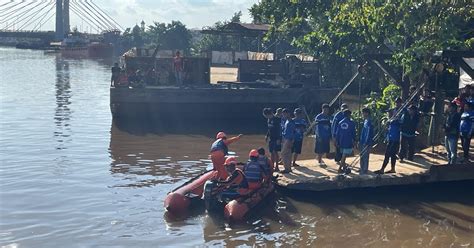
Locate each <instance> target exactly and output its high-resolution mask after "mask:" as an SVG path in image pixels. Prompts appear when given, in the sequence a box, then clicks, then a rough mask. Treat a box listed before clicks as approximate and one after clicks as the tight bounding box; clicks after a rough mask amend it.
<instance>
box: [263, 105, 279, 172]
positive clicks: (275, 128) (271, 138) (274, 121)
mask: <svg viewBox="0 0 474 248" xmlns="http://www.w3.org/2000/svg"><path fill="white" fill-rule="evenodd" d="M263 116H265V118H267V134H266V135H265V141H266V142H267V144H268V151H270V154H271V160H272V167H273V170H274V171H279V169H278V161H279V160H280V158H279V154H278V152H280V151H281V118H280V117H278V116H277V115H274V114H273V110H272V109H271V108H264V109H263Z"/></svg>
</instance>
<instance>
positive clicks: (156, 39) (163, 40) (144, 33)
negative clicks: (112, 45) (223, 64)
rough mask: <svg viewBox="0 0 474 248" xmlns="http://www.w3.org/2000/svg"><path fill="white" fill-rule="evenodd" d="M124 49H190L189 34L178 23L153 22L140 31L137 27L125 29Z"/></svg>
mask: <svg viewBox="0 0 474 248" xmlns="http://www.w3.org/2000/svg"><path fill="white" fill-rule="evenodd" d="M122 37H123V41H122V43H123V45H124V46H125V47H133V46H135V47H143V46H145V47H156V46H158V47H159V48H160V49H163V50H175V49H179V50H184V51H188V50H189V49H190V47H191V38H192V37H191V32H190V31H189V30H188V29H187V28H186V26H185V25H184V24H183V23H181V22H179V21H172V22H171V23H159V22H154V23H153V25H149V26H148V28H147V29H145V30H142V29H141V28H140V27H139V26H138V25H135V26H134V27H133V29H130V28H127V29H126V30H125V31H124V33H123V35H122Z"/></svg>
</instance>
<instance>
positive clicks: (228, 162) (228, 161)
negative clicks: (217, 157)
mask: <svg viewBox="0 0 474 248" xmlns="http://www.w3.org/2000/svg"><path fill="white" fill-rule="evenodd" d="M231 164H234V165H236V164H237V159H235V157H228V158H227V159H226V160H225V163H224V165H225V166H229V165H231Z"/></svg>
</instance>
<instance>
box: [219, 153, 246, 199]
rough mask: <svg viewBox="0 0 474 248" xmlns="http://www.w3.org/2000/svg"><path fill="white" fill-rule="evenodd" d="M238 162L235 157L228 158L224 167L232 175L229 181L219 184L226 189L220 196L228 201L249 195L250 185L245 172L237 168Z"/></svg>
mask: <svg viewBox="0 0 474 248" xmlns="http://www.w3.org/2000/svg"><path fill="white" fill-rule="evenodd" d="M236 165H237V160H236V159H235V157H228V158H227V159H226V160H225V163H224V167H225V170H226V172H227V173H228V174H229V175H230V176H228V177H227V179H225V180H223V181H219V182H218V187H219V188H221V189H224V190H223V191H222V192H221V194H220V196H221V197H223V198H226V199H234V198H236V197H239V196H241V195H245V194H247V193H248V190H249V184H248V181H247V178H246V177H245V174H244V172H242V170H240V169H239V168H236Z"/></svg>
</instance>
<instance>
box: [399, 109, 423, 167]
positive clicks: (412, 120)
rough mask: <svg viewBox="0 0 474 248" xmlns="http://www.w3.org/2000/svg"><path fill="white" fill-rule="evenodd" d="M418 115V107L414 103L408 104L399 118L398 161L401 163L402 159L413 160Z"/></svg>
mask: <svg viewBox="0 0 474 248" xmlns="http://www.w3.org/2000/svg"><path fill="white" fill-rule="evenodd" d="M419 120H420V117H419V115H418V109H417V107H416V106H415V105H410V106H409V107H408V111H406V112H404V113H403V114H402V117H401V118H400V122H401V147H400V154H399V155H400V163H403V161H404V159H405V158H407V159H408V160H410V161H413V155H414V154H415V146H416V143H415V141H416V140H415V137H416V129H417V127H418V123H419Z"/></svg>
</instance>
